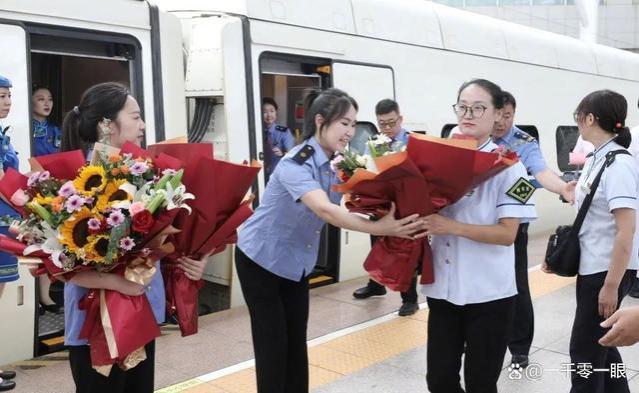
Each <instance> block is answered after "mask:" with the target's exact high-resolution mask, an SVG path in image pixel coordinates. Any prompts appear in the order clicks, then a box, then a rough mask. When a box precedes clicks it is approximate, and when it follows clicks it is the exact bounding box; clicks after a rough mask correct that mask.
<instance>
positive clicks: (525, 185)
mask: <svg viewBox="0 0 639 393" xmlns="http://www.w3.org/2000/svg"><path fill="white" fill-rule="evenodd" d="M534 192H535V186H534V185H533V184H532V183H531V182H530V181H528V179H525V178H523V177H520V178H519V179H518V180H517V181H516V182H515V184H513V186H512V187H510V189H509V190H508V191H506V195H508V196H509V197H511V198H513V199H515V200H516V201H518V202H520V203H522V204H524V203H526V202H528V200H529V199H530V197H532V195H533V193H534Z"/></svg>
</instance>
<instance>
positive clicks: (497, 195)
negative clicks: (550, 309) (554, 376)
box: [422, 140, 536, 393]
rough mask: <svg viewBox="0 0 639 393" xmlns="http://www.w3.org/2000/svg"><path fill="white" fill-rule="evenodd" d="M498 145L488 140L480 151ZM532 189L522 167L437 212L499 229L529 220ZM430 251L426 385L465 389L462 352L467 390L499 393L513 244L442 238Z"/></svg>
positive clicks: (446, 391)
mask: <svg viewBox="0 0 639 393" xmlns="http://www.w3.org/2000/svg"><path fill="white" fill-rule="evenodd" d="M496 147H497V145H495V144H494V143H493V142H492V141H490V140H488V141H487V142H486V143H484V144H483V145H482V146H481V147H480V148H479V149H480V150H482V151H492V150H493V149H495V148H496ZM533 192H534V187H533V186H532V185H530V183H529V182H528V181H527V179H526V171H525V169H524V166H523V165H522V164H521V163H517V164H515V165H513V166H512V167H510V168H507V169H506V170H504V171H502V172H500V173H499V174H497V175H496V176H494V177H492V178H490V179H488V180H486V181H485V182H483V183H482V184H480V185H479V186H478V187H477V188H475V189H474V190H472V191H471V192H469V193H468V194H467V195H466V196H464V197H463V198H462V199H460V200H459V201H457V202H456V203H454V204H453V205H450V206H448V207H446V208H444V209H442V211H441V212H440V214H441V215H442V216H445V217H449V218H451V219H454V220H457V221H460V222H464V223H468V224H474V225H494V224H497V223H498V221H499V219H502V218H518V219H526V220H532V219H534V218H536V212H535V204H534V201H533V199H532V193H533ZM431 247H432V252H433V267H434V274H435V282H434V283H432V284H429V285H424V286H423V287H422V292H423V293H424V294H425V295H426V296H427V301H428V306H429V309H430V314H429V318H428V336H429V340H428V346H427V358H428V360H427V366H428V369H427V375H426V380H427V383H428V388H429V389H430V391H431V392H433V393H440V392H443V393H450V392H461V391H463V390H461V387H460V383H459V370H460V367H461V358H462V354H463V353H465V360H464V363H465V366H464V367H465V370H464V375H465V386H466V389H467V390H468V391H493V390H490V389H492V388H491V387H492V386H494V389H495V390H494V391H496V384H497V380H498V378H499V374H500V372H501V368H502V362H503V358H504V354H505V351H506V346H507V343H508V337H509V334H510V328H511V322H512V317H513V309H514V302H515V295H516V294H517V286H516V283H515V264H514V259H515V250H514V246H512V245H511V246H502V245H496V244H488V243H480V242H476V241H473V240H470V239H467V238H464V237H460V236H453V235H438V236H433V237H432V243H431ZM464 345H465V349H464ZM486 389H488V390H486Z"/></svg>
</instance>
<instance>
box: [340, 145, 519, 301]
mask: <svg viewBox="0 0 639 393" xmlns="http://www.w3.org/2000/svg"><path fill="white" fill-rule="evenodd" d="M377 150H378V151H382V153H381V154H377V155H376V156H373V157H371V158H370V160H372V161H374V162H375V167H376V170H375V171H371V170H367V169H362V168H357V169H354V170H353V173H352V176H351V177H349V178H348V179H347V181H345V182H344V183H342V184H339V185H337V186H335V187H334V189H335V190H336V191H339V192H343V193H345V194H346V195H345V199H346V207H347V208H348V209H349V210H350V211H353V212H358V213H363V214H367V215H369V216H371V217H373V218H380V217H382V216H383V215H385V214H387V213H388V211H389V209H390V206H391V203H392V202H394V203H395V204H396V206H397V210H396V214H397V216H398V217H405V216H408V215H411V214H415V213H418V214H419V215H420V216H425V215H429V214H433V213H436V212H437V211H439V210H440V209H442V208H444V207H446V206H448V205H450V204H452V203H455V202H456V201H457V200H459V199H460V198H461V197H462V196H464V195H465V194H466V193H468V192H469V191H470V190H472V189H473V188H474V187H476V186H477V185H479V184H480V183H481V182H483V181H485V180H486V179H488V178H490V177H491V176H494V175H496V174H497V173H499V172H500V171H502V170H504V169H506V168H507V167H509V166H510V165H513V164H514V163H515V162H517V156H516V154H515V153H513V152H508V151H496V152H490V153H489V152H481V151H478V150H477V141H475V140H468V139H453V140H447V139H441V138H434V137H428V136H421V135H418V134H411V135H410V138H409V142H408V146H407V148H406V149H405V150H404V151H401V150H403V149H399V150H400V151H397V150H392V149H390V150H389V149H386V148H383V149H377ZM370 151H371V153H373V154H375V150H374V149H370ZM420 260H422V271H421V283H422V284H428V283H432V282H433V281H434V280H435V277H434V272H433V265H432V255H431V251H430V246H429V244H428V240H426V239H419V240H408V239H401V238H396V237H387V236H385V237H381V238H379V239H378V241H377V242H376V243H375V245H374V246H373V249H372V250H371V252H370V253H369V255H368V257H367V258H366V261H365V262H364V268H365V269H366V270H367V271H368V273H369V274H370V276H371V277H372V278H373V279H374V280H376V281H378V282H380V283H381V284H383V285H385V286H387V287H389V288H390V289H393V290H396V291H406V290H408V288H409V286H410V282H411V279H412V277H413V274H414V272H415V270H416V268H417V266H418V263H419V261H420Z"/></svg>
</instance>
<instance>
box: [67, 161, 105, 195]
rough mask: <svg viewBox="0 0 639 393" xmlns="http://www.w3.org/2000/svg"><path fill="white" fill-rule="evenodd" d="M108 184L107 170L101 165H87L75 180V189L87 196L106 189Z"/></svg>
mask: <svg viewBox="0 0 639 393" xmlns="http://www.w3.org/2000/svg"><path fill="white" fill-rule="evenodd" d="M106 184H107V179H106V172H105V170H104V168H102V167H101V166H92V165H88V166H85V167H83V168H82V169H81V170H80V173H79V174H78V176H77V177H76V178H75V180H73V186H74V187H75V189H76V190H78V192H80V193H81V194H83V195H85V196H91V195H93V193H95V192H100V191H102V190H104V187H106Z"/></svg>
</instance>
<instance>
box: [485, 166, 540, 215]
mask: <svg viewBox="0 0 639 393" xmlns="http://www.w3.org/2000/svg"><path fill="white" fill-rule="evenodd" d="M498 176H500V179H498V180H499V181H497V182H496V183H495V185H496V186H497V187H498V190H497V204H496V206H495V208H496V209H497V218H523V219H527V220H528V221H532V220H534V219H535V218H537V211H536V210H535V198H534V197H533V193H534V190H535V188H534V186H532V185H531V184H530V182H529V181H528V178H527V176H526V169H525V168H524V166H523V164H522V163H521V162H518V163H516V164H515V165H513V166H511V167H510V168H508V169H506V170H504V171H503V172H502V173H500V174H499V175H498Z"/></svg>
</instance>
